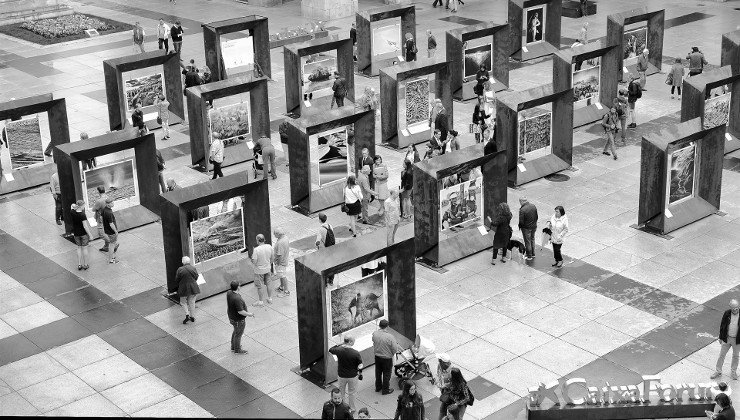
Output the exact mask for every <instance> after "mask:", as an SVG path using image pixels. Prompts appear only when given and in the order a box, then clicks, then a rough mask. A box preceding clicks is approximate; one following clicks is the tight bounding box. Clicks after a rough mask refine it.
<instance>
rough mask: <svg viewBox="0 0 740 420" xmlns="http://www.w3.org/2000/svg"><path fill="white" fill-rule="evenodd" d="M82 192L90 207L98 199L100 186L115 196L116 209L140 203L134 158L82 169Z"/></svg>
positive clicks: (109, 195)
mask: <svg viewBox="0 0 740 420" xmlns="http://www.w3.org/2000/svg"><path fill="white" fill-rule="evenodd" d="M82 183H83V188H82V192H83V195H84V199H85V203H87V207H88V209H90V210H92V208H93V205H94V204H95V201H97V200H98V198H99V197H100V194H99V193H98V186H103V187H104V188H105V194H106V195H107V196H108V197H111V198H113V202H114V203H115V207H114V208H115V209H116V210H120V209H125V208H128V207H133V206H136V205H138V204H139V183H138V180H137V178H136V164H135V163H134V159H125V160H121V161H118V162H113V163H110V164H107V165H101V166H97V167H95V168H92V169H88V170H86V171H82Z"/></svg>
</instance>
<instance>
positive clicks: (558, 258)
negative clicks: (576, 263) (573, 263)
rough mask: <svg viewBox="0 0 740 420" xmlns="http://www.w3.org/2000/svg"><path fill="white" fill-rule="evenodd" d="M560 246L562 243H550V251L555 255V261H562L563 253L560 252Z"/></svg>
mask: <svg viewBox="0 0 740 420" xmlns="http://www.w3.org/2000/svg"><path fill="white" fill-rule="evenodd" d="M562 247H563V244H556V243H555V242H553V243H552V253H553V255H555V261H557V262H560V261H563V254H561V253H560V248H562Z"/></svg>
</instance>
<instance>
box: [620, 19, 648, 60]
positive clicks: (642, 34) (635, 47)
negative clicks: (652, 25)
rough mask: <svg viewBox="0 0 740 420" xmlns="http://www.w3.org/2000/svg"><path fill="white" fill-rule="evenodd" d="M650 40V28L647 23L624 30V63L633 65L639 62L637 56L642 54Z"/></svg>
mask: <svg viewBox="0 0 740 420" xmlns="http://www.w3.org/2000/svg"><path fill="white" fill-rule="evenodd" d="M647 41H648V28H647V25H645V24H641V26H639V27H636V28H632V29H629V30H628V29H627V28H625V30H624V35H623V36H622V48H623V51H622V53H623V56H622V57H623V58H624V65H625V66H628V65H632V64H636V63H637V56H638V55H640V54H642V50H644V49H645V48H647Z"/></svg>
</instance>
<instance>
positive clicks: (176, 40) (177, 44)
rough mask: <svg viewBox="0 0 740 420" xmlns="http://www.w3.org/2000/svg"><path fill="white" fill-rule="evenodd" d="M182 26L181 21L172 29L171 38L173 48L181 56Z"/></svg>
mask: <svg viewBox="0 0 740 420" xmlns="http://www.w3.org/2000/svg"><path fill="white" fill-rule="evenodd" d="M182 33H183V30H182V26H181V25H180V21H179V20H178V21H176V22H175V24H174V25H172V27H171V28H170V38H172V47H173V48H174V50H175V53H176V54H180V51H181V50H182Z"/></svg>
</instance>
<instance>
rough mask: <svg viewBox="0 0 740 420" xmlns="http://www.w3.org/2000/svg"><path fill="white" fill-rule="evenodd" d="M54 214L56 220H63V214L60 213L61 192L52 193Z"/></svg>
mask: <svg viewBox="0 0 740 420" xmlns="http://www.w3.org/2000/svg"><path fill="white" fill-rule="evenodd" d="M54 216H55V217H56V220H57V221H62V220H64V215H63V213H62V195H61V194H54Z"/></svg>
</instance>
